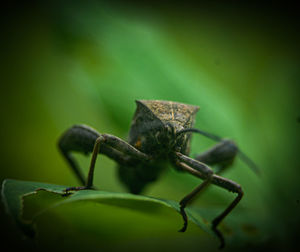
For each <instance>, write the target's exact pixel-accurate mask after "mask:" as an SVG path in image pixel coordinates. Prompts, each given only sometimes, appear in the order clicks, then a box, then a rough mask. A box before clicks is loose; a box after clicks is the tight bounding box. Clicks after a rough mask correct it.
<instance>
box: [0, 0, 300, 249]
mask: <svg viewBox="0 0 300 252" xmlns="http://www.w3.org/2000/svg"><path fill="white" fill-rule="evenodd" d="M2 12H3V13H2V14H3V15H2V17H1V19H2V24H3V25H4V26H3V29H2V35H3V36H2V39H1V44H2V46H1V49H2V50H1V51H2V55H3V56H2V57H1V59H2V60H1V61H2V64H1V72H2V73H1V97H0V106H1V131H0V132H1V142H2V143H1V168H0V169H1V172H0V179H1V181H2V180H3V179H5V178H14V179H21V180H30V181H40V182H46V183H54V184H62V185H70V186H73V185H77V181H76V178H75V177H74V176H73V175H72V174H71V171H70V169H69V168H68V166H67V164H66V163H65V162H64V160H63V158H62V157H61V156H60V154H59V152H58V150H57V147H56V143H57V140H58V138H59V136H60V135H61V134H62V133H63V132H64V131H65V130H66V129H67V128H69V127H70V126H72V125H73V124H78V123H84V124H88V125H90V126H92V127H94V128H96V129H97V130H98V131H99V132H103V133H110V134H113V135H116V136H119V137H121V138H124V139H126V137H127V132H128V130H129V127H130V122H131V119H132V117H133V113H134V111H135V102H134V101H135V100H136V99H164V100H172V101H178V102H184V103H188V104H194V105H198V106H200V108H201V109H200V111H199V112H198V116H197V122H196V127H197V128H200V129H202V130H206V131H209V132H212V133H215V134H217V135H220V136H224V137H229V138H231V139H234V140H235V141H236V142H237V143H238V144H239V146H240V148H241V149H242V150H243V151H244V152H245V153H247V154H248V155H249V156H250V157H251V158H252V159H253V160H255V162H256V163H257V164H258V166H259V167H260V169H261V171H262V174H261V176H260V177H257V176H255V174H253V173H252V172H251V170H250V169H248V168H247V167H246V166H245V165H244V164H243V163H242V162H241V161H240V160H237V161H236V162H235V165H234V166H233V167H232V168H231V169H230V170H228V172H227V173H226V174H225V176H226V177H228V178H230V179H232V180H234V181H236V182H238V183H239V184H241V185H242V187H243V188H244V191H245V197H244V198H243V200H242V202H241V203H240V205H239V206H238V208H239V209H240V210H241V209H242V210H243V212H245V213H247V215H248V216H249V220H251V221H250V222H251V223H252V225H253V227H255V230H256V231H255V232H256V236H255V237H254V238H253V239H249V240H247V241H241V242H235V235H233V237H232V239H231V242H230V243H229V246H228V247H227V250H235V249H236V250H239V249H243V250H247V249H248V250H249V251H250V250H251V249H253V248H255V249H256V250H258V249H261V250H265V249H266V248H268V249H269V248H271V249H273V250H276V249H278V250H279V251H286V249H290V250H291V249H292V248H293V246H294V244H295V242H296V238H297V228H298V227H299V224H300V221H299V219H300V218H299V212H300V207H299V206H300V204H299V199H300V190H299V184H298V183H299V175H300V171H299V168H300V167H299V161H298V155H299V126H300V124H299V121H300V110H299V79H300V72H299V66H300V62H299V59H300V57H299V38H298V34H297V33H298V32H299V30H298V24H297V16H296V15H295V14H294V12H293V11H292V7H291V8H290V9H288V8H287V7H286V6H279V5H278V6H275V7H274V6H262V5H255V4H243V5H241V4H240V5H236V4H229V3H219V2H216V1H213V2H210V3H203V4H202V3H198V4H197V5H194V4H188V3H186V4H183V3H181V4H176V3H174V2H164V3H160V4H157V3H155V2H150V1H149V2H146V3H143V4H142V3H139V2H132V1H129V2H110V3H108V2H101V1H88V3H87V2H85V3H83V2H80V1H72V2H71V1H64V2H63V3H62V2H60V1H48V2H47V1H46V2H44V1H36V2H34V3H30V4H29V3H18V2H14V3H13V4H11V5H10V6H8V7H7V8H3V9H2ZM212 144H213V143H212V142H211V141H210V140H207V139H204V138H203V137H201V136H199V135H195V136H194V138H193V143H192V153H191V155H195V154H197V153H199V152H201V151H203V150H205V149H206V148H208V147H209V146H211V145H212ZM78 158H79V160H80V163H81V164H82V166H83V167H84V171H85V172H87V168H88V164H89V158H86V157H82V156H80V155H78ZM95 184H96V185H97V186H98V187H99V188H101V189H103V190H107V191H115V192H125V191H126V190H125V188H124V187H123V186H122V184H120V182H119V181H118V179H117V177H116V164H115V163H114V162H113V161H112V160H109V159H108V158H106V157H101V158H100V159H99V160H98V163H97V165H96V172H95ZM197 184H199V180H198V179H197V178H193V177H191V176H190V175H187V174H181V173H177V172H176V171H174V170H172V168H171V167H170V169H168V170H167V171H166V172H165V174H163V176H162V177H161V179H160V180H159V181H157V182H156V183H154V184H151V185H150V186H149V187H148V188H147V190H146V191H145V193H144V194H145V195H151V196H154V197H158V198H166V199H172V200H176V201H178V200H180V199H181V198H182V197H183V196H184V195H185V194H186V193H188V192H189V191H190V190H192V188H194V187H195V186H196V185H197ZM232 199H233V195H232V194H231V193H228V192H226V191H223V190H221V189H218V188H209V189H208V190H207V191H206V193H205V194H203V195H202V196H201V197H200V198H199V200H198V201H197V202H195V205H197V206H199V207H206V208H208V209H210V208H211V209H213V208H214V207H220V208H222V207H225V206H226V205H227V204H229V202H230V200H232ZM235 215H236V218H238V210H236V212H233V213H232V219H233V220H234V218H235V217H234V216H235ZM107 217H108V218H112V217H111V216H109V213H108V216H107ZM1 218H2V219H3V221H2V220H1V222H2V223H3V226H4V227H5V229H6V230H7V232H6V233H7V234H6V235H7V236H5V237H8V238H6V242H9V243H11V242H12V241H14V240H16V241H18V242H21V241H19V240H18V239H19V238H18V236H17V234H16V233H15V232H16V230H14V229H13V227H12V225H11V223H10V222H9V221H8V220H7V218H6V216H5V215H4V213H3V211H2V209H1ZM90 218H92V215H91V216H90ZM121 218H122V216H121ZM79 222H80V221H79ZM115 224H116V223H115ZM139 224H141V223H133V224H132V225H133V226H135V225H139ZM228 224H229V226H230V224H231V223H230V222H228ZM141 225H142V224H141ZM163 225H164V224H163V223H162V224H161V228H157V229H156V230H155V232H156V234H155V235H153V238H151V236H150V237H149V234H147V239H148V240H147V239H146V238H145V235H144V236H143V232H142V233H139V232H137V234H134V235H133V237H131V238H128V244H131V245H132V246H136V247H135V249H137V250H141V248H144V250H145V251H148V250H149V251H150V250H158V251H159V250H160V248H164V249H172V250H174V251H177V250H182V249H183V248H186V249H189V251H198V250H201V249H202V248H206V249H207V250H208V249H212V250H215V249H216V247H217V244H216V241H215V240H214V239H212V238H211V237H210V236H209V235H207V234H205V233H203V232H198V231H195V230H194V231H191V232H187V233H186V234H184V235H185V236H182V235H181V236H180V238H179V236H178V234H177V230H176V229H175V230H174V234H173V233H172V231H170V230H168V231H165V229H164V228H163ZM178 225H180V223H179V224H178ZM79 226H80V225H79ZM175 226H176V225H175ZM127 228H128V227H127V226H122V225H120V226H119V228H116V230H114V231H113V232H115V233H119V234H120V235H119V236H118V237H122V234H123V233H126V229H127ZM85 229H86V227H85ZM143 229H145V230H146V229H147V227H146V226H143ZM159 230H161V231H159ZM78 232H79V233H80V230H79V231H78ZM146 233H147V232H146ZM175 233H176V234H175ZM196 234H197V235H196ZM97 239H99V243H100V245H99V244H98V245H99V248H105V240H106V239H107V238H106V236H104V237H102V238H101V236H99V237H98V238H97ZM120 239H121V238H120ZM126 239H127V238H126ZM149 240H150V241H149ZM20 244H21V243H20ZM122 244H123V243H118V239H117V238H116V239H115V240H114V245H115V246H114V245H111V244H110V247H109V248H110V249H111V250H118V249H120V247H122ZM133 244H135V245H133ZM145 244H146V245H145ZM14 245H15V244H14ZM94 246H95V245H94ZM128 246H129V245H128ZM123 249H124V247H123ZM128 250H132V251H133V249H132V248H131V247H130V246H129V247H128Z"/></svg>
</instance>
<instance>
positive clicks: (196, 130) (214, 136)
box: [176, 128, 222, 142]
mask: <svg viewBox="0 0 300 252" xmlns="http://www.w3.org/2000/svg"><path fill="white" fill-rule="evenodd" d="M187 132H194V133H199V134H201V135H203V136H206V137H208V138H210V139H212V140H214V141H217V142H220V141H222V138H221V137H219V136H216V135H214V134H211V133H208V132H204V131H202V130H199V129H194V128H189V129H183V130H180V131H178V132H177V133H176V136H177V137H178V136H179V135H181V134H183V133H187Z"/></svg>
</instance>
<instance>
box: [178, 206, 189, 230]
mask: <svg viewBox="0 0 300 252" xmlns="http://www.w3.org/2000/svg"><path fill="white" fill-rule="evenodd" d="M180 214H181V216H182V218H183V227H182V228H181V229H180V230H178V232H185V231H186V229H187V225H188V220H187V216H186V213H185V211H184V208H183V207H180Z"/></svg>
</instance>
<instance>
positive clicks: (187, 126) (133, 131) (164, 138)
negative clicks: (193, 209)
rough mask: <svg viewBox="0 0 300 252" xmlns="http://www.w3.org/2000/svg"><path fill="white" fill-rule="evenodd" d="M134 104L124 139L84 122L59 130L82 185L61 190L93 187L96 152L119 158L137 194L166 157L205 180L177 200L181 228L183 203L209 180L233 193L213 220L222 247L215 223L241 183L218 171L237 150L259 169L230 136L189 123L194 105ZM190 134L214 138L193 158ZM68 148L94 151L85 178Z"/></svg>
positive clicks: (129, 185) (120, 171) (65, 152)
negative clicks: (209, 145) (102, 132)
mask: <svg viewBox="0 0 300 252" xmlns="http://www.w3.org/2000/svg"><path fill="white" fill-rule="evenodd" d="M136 104H137V109H136V112H135V114H134V117H133V120H132V124H131V128H130V132H129V139H128V142H126V141H124V140H122V139H120V138H118V137H116V136H113V135H109V134H101V133H98V132H97V131H96V130H94V129H92V128H90V127H88V126H85V125H75V126H73V127H72V128H70V129H68V130H67V131H66V132H65V133H64V134H63V135H62V137H61V138H60V140H59V149H60V151H61V153H62V154H63V156H64V157H65V159H66V160H67V162H68V163H69V164H70V166H71V168H72V170H73V172H74V173H75V174H76V176H77V178H78V180H79V182H80V183H81V184H82V185H83V186H79V187H70V188H67V189H66V190H65V192H66V193H68V192H69V191H72V190H75V191H76V190H85V189H93V175H94V168H95V162H96V158H97V156H98V154H100V153H101V154H104V155H106V156H108V157H109V158H111V159H113V160H115V161H116V162H117V163H118V175H119V178H120V180H121V182H123V184H124V185H125V186H126V187H127V188H128V189H129V191H130V192H131V193H134V194H139V193H141V192H142V190H143V189H144V188H145V186H146V185H147V184H149V183H151V182H153V181H155V180H156V179H157V178H158V176H159V175H160V173H161V172H162V171H163V169H164V168H165V162H167V161H168V162H171V164H172V165H173V166H174V167H175V168H176V169H178V170H181V171H185V172H187V173H190V174H192V175H194V176H196V177H199V178H200V179H202V180H203V181H202V183H201V184H200V185H199V186H197V187H196V188H195V189H194V190H193V191H192V192H190V193H189V194H187V195H186V196H185V197H184V198H183V199H182V200H181V201H180V203H179V204H180V213H181V215H182V217H183V227H182V229H181V230H179V231H181V232H184V231H185V230H186V228H187V224H188V218H187V215H186V213H185V207H186V206H187V205H188V204H189V203H190V202H191V201H192V199H193V198H194V197H195V196H196V195H197V194H198V193H200V192H201V191H202V190H203V189H204V188H206V187H207V186H208V185H210V184H213V185H216V186H219V187H222V188H224V189H226V190H228V191H230V192H234V193H236V194H237V196H236V198H235V199H234V200H233V202H232V203H231V204H230V205H229V206H228V207H227V208H226V209H225V210H224V211H223V212H222V213H221V214H220V215H219V216H217V217H216V218H215V219H214V220H213V221H212V230H213V231H214V232H215V234H216V235H217V236H218V237H219V239H220V247H221V248H222V247H224V245H225V241H224V238H223V235H222V233H221V232H220V231H219V230H218V228H217V227H218V225H219V223H220V222H221V221H222V220H223V219H224V218H225V217H226V216H227V215H228V214H229V213H230V212H231V211H232V210H233V209H234V207H235V206H236V205H237V204H238V203H239V202H240V200H241V199H242V197H243V190H242V188H241V186H240V185H239V184H237V183H236V182H234V181H232V180H229V179H227V178H224V177H221V176H220V175H219V174H220V173H221V172H222V171H224V170H225V169H226V168H228V167H229V166H230V165H231V164H232V163H233V161H234V159H235V157H236V156H237V154H239V156H240V157H241V158H242V159H243V160H244V161H245V162H246V163H247V164H248V165H249V166H250V167H251V168H252V169H253V170H254V171H255V172H258V170H257V168H256V166H255V164H254V163H253V162H252V161H251V160H250V159H249V158H248V157H247V156H246V155H245V154H244V153H242V152H241V151H240V150H239V148H238V147H237V145H236V144H235V143H234V142H233V141H231V140H228V139H222V138H220V137H218V136H215V135H213V134H210V133H207V132H204V131H201V130H199V129H195V128H193V126H194V123H195V116H196V113H197V111H198V110H199V107H198V106H192V105H187V104H183V103H178V102H172V101H159V100H137V101H136ZM192 133H199V134H202V135H204V136H206V137H208V138H210V139H212V140H215V141H217V142H218V143H217V144H216V145H215V146H214V147H212V148H210V149H209V150H207V151H205V152H204V153H202V154H199V155H197V156H196V157H195V159H194V158H191V157H189V152H190V142H191V134H192ZM71 152H82V153H84V154H88V153H92V158H91V163H90V168H89V173H88V177H87V179H85V178H84V176H83V174H82V172H81V171H80V169H79V167H78V164H77V162H76V160H75V159H74V157H73V156H72V153H71ZM212 165H217V166H218V168H219V169H218V171H217V172H214V171H213V170H212V168H210V166H212Z"/></svg>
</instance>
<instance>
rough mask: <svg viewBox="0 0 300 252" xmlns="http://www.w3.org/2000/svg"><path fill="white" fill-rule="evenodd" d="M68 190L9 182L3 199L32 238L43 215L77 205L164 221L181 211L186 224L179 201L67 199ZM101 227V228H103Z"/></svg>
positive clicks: (192, 214) (85, 193)
mask: <svg viewBox="0 0 300 252" xmlns="http://www.w3.org/2000/svg"><path fill="white" fill-rule="evenodd" d="M65 188H66V187H64V186H59V185H51V184H44V183H37V182H27V181H18V180H10V179H7V180H5V181H4V182H3V185H2V199H3V201H4V204H5V207H6V210H7V211H8V213H10V214H11V215H12V216H13V218H14V219H15V220H16V222H17V224H18V225H19V226H20V228H21V229H22V230H23V232H24V233H25V234H27V235H29V236H32V237H33V236H34V235H35V233H36V227H35V222H36V220H37V219H38V218H39V217H40V216H42V215H43V214H45V213H47V212H49V211H51V210H53V209H54V208H58V207H61V206H63V205H72V207H73V209H74V211H76V210H75V209H76V207H74V206H75V204H76V203H80V204H84V203H93V204H95V203H96V204H99V206H100V207H99V209H98V210H97V213H96V214H97V215H98V216H99V215H102V216H103V214H105V211H103V212H101V209H105V207H103V206H105V205H107V206H113V207H117V208H118V209H119V210H120V211H124V212H126V209H127V210H130V211H131V212H134V213H136V214H137V215H138V213H142V214H146V215H157V218H158V221H160V220H159V218H160V215H161V214H162V215H164V216H165V217H167V216H173V215H174V213H176V212H177V213H176V216H177V217H176V218H177V223H176V226H177V227H178V229H179V228H180V227H181V225H182V218H181V215H180V214H179V204H178V203H177V202H175V201H171V200H164V199H157V198H153V197H148V196H141V195H134V194H129V193H115V192H104V191H96V190H82V191H77V192H74V193H72V194H71V195H70V196H64V192H63V190H64V189H65ZM186 212H187V215H188V218H189V220H191V221H192V222H194V223H195V224H196V225H197V226H199V227H200V228H201V229H202V230H204V231H205V232H207V233H210V234H213V232H212V231H211V230H210V225H209V222H208V221H207V220H205V219H204V218H203V217H201V215H199V212H198V211H197V210H196V209H193V208H187V211H186ZM87 215H88V214H87ZM81 216H83V215H81ZM95 217H96V216H95ZM117 217H120V216H117ZM84 218H85V217H84ZM121 218H122V217H121ZM124 218H125V216H124ZM102 221H103V220H102ZM132 221H134V220H132ZM172 221H173V219H172ZM120 225H121V224H120ZM98 228H99V229H101V226H100V227H98ZM149 228H151V227H149ZM174 231H177V230H174Z"/></svg>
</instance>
